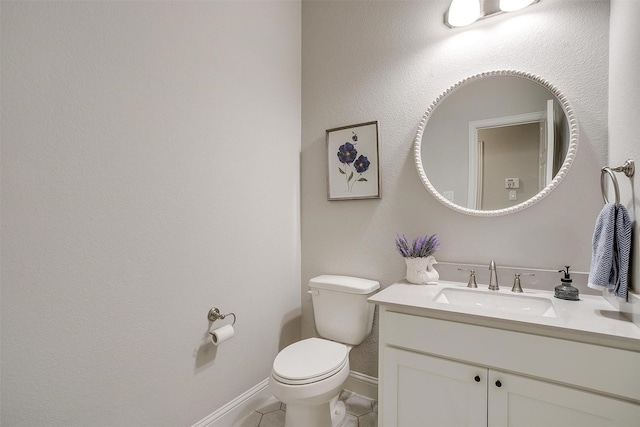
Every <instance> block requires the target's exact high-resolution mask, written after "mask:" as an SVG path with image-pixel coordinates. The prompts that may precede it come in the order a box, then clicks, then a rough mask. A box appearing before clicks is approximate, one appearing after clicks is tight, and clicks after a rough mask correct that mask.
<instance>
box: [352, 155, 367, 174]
mask: <svg viewBox="0 0 640 427" xmlns="http://www.w3.org/2000/svg"><path fill="white" fill-rule="evenodd" d="M370 164H371V162H370V161H369V159H367V158H366V157H365V156H360V157H358V160H356V161H355V163H354V164H353V167H354V168H355V170H356V172H358V173H360V174H362V173H365V172H366V171H367V169H369V165H370Z"/></svg>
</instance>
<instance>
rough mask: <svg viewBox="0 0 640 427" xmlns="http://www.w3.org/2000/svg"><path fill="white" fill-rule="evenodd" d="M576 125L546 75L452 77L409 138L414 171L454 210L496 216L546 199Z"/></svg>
mask: <svg viewBox="0 0 640 427" xmlns="http://www.w3.org/2000/svg"><path fill="white" fill-rule="evenodd" d="M577 148H578V126H577V123H576V120H575V117H574V115H573V110H572V109H571V107H570V106H569V104H568V102H567V100H566V99H565V97H564V96H563V95H562V94H561V93H560V92H559V91H558V90H557V89H556V88H555V87H554V86H553V85H551V84H550V83H549V82H547V81H546V80H543V79H541V78H540V77H537V76H534V75H532V74H529V73H523V72H519V71H491V72H487V73H482V74H477V75H475V76H472V77H469V78H467V79H465V80H462V81H460V82H458V83H456V84H455V85H454V86H452V87H450V88H449V89H447V90H446V91H445V92H443V93H442V94H441V95H440V96H439V97H438V98H437V99H436V100H435V101H434V102H433V103H432V104H431V106H430V107H429V109H428V110H427V112H426V113H425V114H424V116H423V118H422V121H421V122H420V126H419V128H418V132H417V134H416V138H415V141H414V156H415V162H416V168H417V169H418V174H419V175H420V178H421V180H422V182H423V183H424V185H425V186H426V187H427V189H428V190H429V191H430V192H431V193H432V194H433V195H434V197H435V198H436V199H438V201H440V202H441V203H443V204H445V205H446V206H448V207H450V208H451V209H454V210H456V211H458V212H462V213H466V214H470V215H478V216H495V215H504V214H508V213H512V212H517V211H519V210H522V209H524V208H526V207H529V206H531V205H533V204H534V203H536V202H538V201H540V200H541V199H542V198H544V197H545V196H546V195H547V194H549V192H550V191H551V190H553V189H554V188H555V187H556V186H557V185H558V183H559V182H560V181H561V180H562V178H564V176H565V175H566V173H567V171H568V170H569V168H570V166H571V163H572V162H573V159H574V157H575V154H576V150H577Z"/></svg>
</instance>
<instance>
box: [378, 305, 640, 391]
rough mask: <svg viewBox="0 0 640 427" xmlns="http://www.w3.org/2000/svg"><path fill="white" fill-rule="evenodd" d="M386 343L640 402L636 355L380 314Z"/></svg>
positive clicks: (639, 365)
mask: <svg viewBox="0 0 640 427" xmlns="http://www.w3.org/2000/svg"><path fill="white" fill-rule="evenodd" d="M380 325H381V329H380V330H381V339H382V342H383V343H384V344H386V345H391V346H396V347H402V348H407V349H411V350H415V351H419V352H423V353H429V354H434V355H438V356H443V357H447V358H450V359H455V360H460V361H464V362H469V363H473V364H476V365H481V366H486V367H488V368H497V369H500V370H503V371H511V372H516V373H522V374H525V375H529V376H532V377H537V378H543V379H547V380H550V381H554V382H558V383H565V384H569V385H573V386H577V387H582V388H586V389H590V390H594V391H597V392H600V393H605V394H609V395H612V396H616V397H622V398H625V399H631V400H633V401H636V402H640V353H638V352H633V351H628V350H620V349H613V348H609V347H602V346H598V345H593V344H585V343H579V342H575V341H568V340H562V339H558V338H549V337H543V336H539V335H532V334H526V333H520V332H513V331H506V330H501V329H493V328H487V327H484V326H475V325H469V324H464V323H457V322H451V321H444V320H438V319H432V318H428V317H421V316H413V315H408V314H400V313H395V312H392V311H387V310H381V322H380Z"/></svg>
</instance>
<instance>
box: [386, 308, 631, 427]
mask: <svg viewBox="0 0 640 427" xmlns="http://www.w3.org/2000/svg"><path fill="white" fill-rule="evenodd" d="M380 337H381V339H380V372H379V381H380V383H379V405H380V406H379V422H380V427H415V426H474V427H475V426H490V427H495V426H545V427H551V426H562V427H570V426H580V427H587V426H594V427H595V426H597V427H604V426H638V425H639V424H638V423H639V422H640V421H639V420H640V384H639V383H638V369H640V364H638V363H639V362H640V359H639V358H638V353H637V352H633V351H627V350H620V349H611V348H608V347H602V346H597V345H591V344H584V343H577V342H572V341H567V340H560V339H556V338H549V337H543V336H539V335H531V334H527V333H520V332H514V331H506V330H500V329H495V328H487V327H482V326H477V325H471V324H464V323H458V322H453V321H444V320H440V319H432V318H427V317H421V316H414V315H409V314H403V313H395V312H392V311H387V310H385V309H384V308H381V310H380ZM600 357H605V358H604V359H600ZM617 363H621V364H622V365H617ZM622 367H626V368H622Z"/></svg>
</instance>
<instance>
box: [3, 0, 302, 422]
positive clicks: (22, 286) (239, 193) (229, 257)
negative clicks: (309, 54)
mask: <svg viewBox="0 0 640 427" xmlns="http://www.w3.org/2000/svg"><path fill="white" fill-rule="evenodd" d="M1 8H2V9H1V19H2V21H1V28H2V34H1V35H2V46H1V47H2V49H1V50H2V63H1V66H2V80H1V84H2V97H1V104H2V126H1V132H2V133H1V137H2V211H1V214H2V228H1V233H2V236H1V238H2V253H1V255H2V257H1V267H2V271H1V273H2V288H1V289H2V307H1V312H2V318H1V321H2V379H1V382H2V406H1V411H2V425H6V426H45V425H46V426H186V425H191V424H193V423H195V422H196V421H198V420H200V419H202V418H203V417H205V416H206V415H208V414H210V413H212V412H213V411H214V410H216V409H217V408H219V407H221V406H222V405H224V404H225V403H227V402H229V401H230V400H232V399H233V398H234V397H236V396H238V395H240V394H241V393H243V392H245V391H246V390H248V389H250V388H251V387H253V386H255V385H256V384H258V383H259V382H260V381H262V380H263V379H265V378H267V376H268V375H269V372H270V368H271V363H272V361H273V358H274V357H275V355H276V354H277V352H278V350H279V349H280V348H281V347H282V346H284V345H285V344H287V343H289V342H292V341H295V340H297V339H299V337H300V329H299V320H297V318H298V317H299V306H300V261H299V259H300V255H299V251H300V243H299V218H300V216H299V153H300V111H301V110H300V98H301V93H300V90H301V89H300V81H301V71H300V62H301V59H300V39H301V30H300V13H301V10H300V3H299V2H289V1H283V2H110V1H109V2H107V1H105V2H66V1H65V2H51V1H45V2H22V1H19V2H9V1H3V2H2V5H1ZM214 305H215V306H218V307H220V309H221V310H223V312H227V311H234V312H235V313H236V314H237V315H238V321H237V323H236V326H235V329H236V335H235V337H234V338H233V339H232V340H231V341H229V342H227V343H225V344H223V345H221V346H220V347H217V349H216V348H215V347H214V346H213V345H212V344H210V343H209V342H208V328H209V322H208V320H207V317H206V316H207V312H208V311H209V309H210V308H211V307H212V306H214ZM221 323H228V321H221V322H216V326H218V325H220V324H221Z"/></svg>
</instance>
